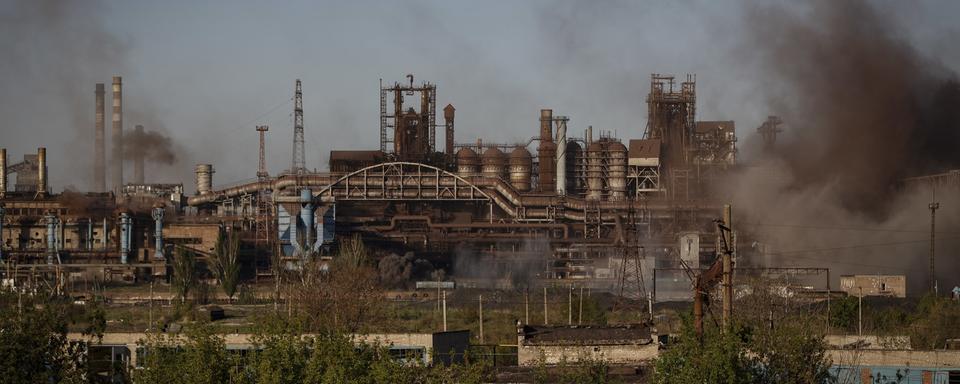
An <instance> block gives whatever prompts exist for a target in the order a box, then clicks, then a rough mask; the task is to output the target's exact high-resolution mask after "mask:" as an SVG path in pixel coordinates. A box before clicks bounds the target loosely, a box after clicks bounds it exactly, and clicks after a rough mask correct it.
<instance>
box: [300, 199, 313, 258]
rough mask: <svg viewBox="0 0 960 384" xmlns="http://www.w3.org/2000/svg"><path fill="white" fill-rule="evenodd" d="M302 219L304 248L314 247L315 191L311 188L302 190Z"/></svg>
mask: <svg viewBox="0 0 960 384" xmlns="http://www.w3.org/2000/svg"><path fill="white" fill-rule="evenodd" d="M300 220H301V221H303V249H304V250H307V249H312V248H313V242H312V239H313V236H311V232H312V229H313V191H311V190H310V188H304V189H301V190H300Z"/></svg>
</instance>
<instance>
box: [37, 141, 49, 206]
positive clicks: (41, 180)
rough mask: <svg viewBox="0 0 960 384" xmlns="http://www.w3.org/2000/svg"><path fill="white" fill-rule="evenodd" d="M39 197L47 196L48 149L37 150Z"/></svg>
mask: <svg viewBox="0 0 960 384" xmlns="http://www.w3.org/2000/svg"><path fill="white" fill-rule="evenodd" d="M37 168H38V172H37V195H40V196H46V195H47V149H46V148H44V147H40V148H37Z"/></svg>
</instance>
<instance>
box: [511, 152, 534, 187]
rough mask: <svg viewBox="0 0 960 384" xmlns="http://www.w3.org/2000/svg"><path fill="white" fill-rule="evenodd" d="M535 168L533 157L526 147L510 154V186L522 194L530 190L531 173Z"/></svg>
mask: <svg viewBox="0 0 960 384" xmlns="http://www.w3.org/2000/svg"><path fill="white" fill-rule="evenodd" d="M532 168H533V157H532V156H531V155H530V151H528V150H527V149H526V148H524V147H517V148H516V149H514V150H513V152H510V185H512V186H513V188H514V189H516V190H517V191H520V192H527V191H529V190H530V172H531V169H532Z"/></svg>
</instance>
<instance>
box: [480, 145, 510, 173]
mask: <svg viewBox="0 0 960 384" xmlns="http://www.w3.org/2000/svg"><path fill="white" fill-rule="evenodd" d="M506 168H507V167H506V155H504V154H503V152H502V151H500V150H499V149H497V147H490V148H488V149H487V150H486V151H484V152H483V177H485V178H488V179H500V178H503V175H504V174H505V173H506V172H505V171H506Z"/></svg>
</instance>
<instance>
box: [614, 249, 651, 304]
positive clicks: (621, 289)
mask: <svg viewBox="0 0 960 384" xmlns="http://www.w3.org/2000/svg"><path fill="white" fill-rule="evenodd" d="M617 251H618V253H620V255H621V257H623V258H622V259H621V260H622V261H621V262H620V273H619V274H618V276H617V288H618V296H619V297H620V299H633V300H645V299H646V298H647V289H646V286H644V283H643V267H642V266H641V265H640V259H641V257H642V256H641V253H642V252H643V247H631V246H621V247H618V249H617Z"/></svg>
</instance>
